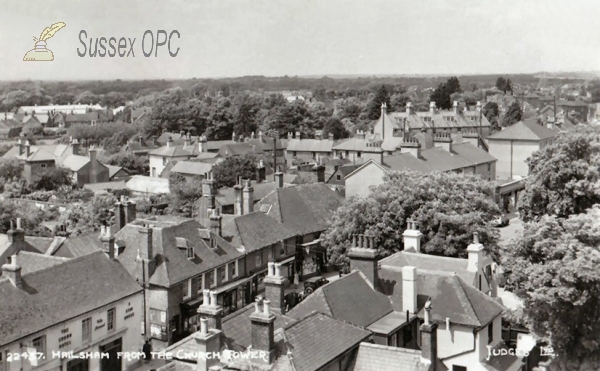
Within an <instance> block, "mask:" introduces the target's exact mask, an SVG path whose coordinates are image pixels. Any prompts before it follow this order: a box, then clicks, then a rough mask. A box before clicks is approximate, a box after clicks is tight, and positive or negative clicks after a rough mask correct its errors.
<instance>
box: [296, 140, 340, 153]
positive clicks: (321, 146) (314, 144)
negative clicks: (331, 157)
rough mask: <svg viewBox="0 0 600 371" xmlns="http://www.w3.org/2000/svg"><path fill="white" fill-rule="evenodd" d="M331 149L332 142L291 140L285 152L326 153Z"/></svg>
mask: <svg viewBox="0 0 600 371" xmlns="http://www.w3.org/2000/svg"><path fill="white" fill-rule="evenodd" d="M332 149H333V140H329V139H322V140H321V139H292V140H290V141H289V142H288V145H287V150H288V151H292V152H328V153H330V152H331V151H332Z"/></svg>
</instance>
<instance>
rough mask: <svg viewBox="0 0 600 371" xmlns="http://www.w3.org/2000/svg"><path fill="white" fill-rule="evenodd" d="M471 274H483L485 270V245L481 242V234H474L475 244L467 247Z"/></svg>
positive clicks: (468, 267) (468, 266)
mask: <svg viewBox="0 0 600 371" xmlns="http://www.w3.org/2000/svg"><path fill="white" fill-rule="evenodd" d="M467 253H468V255H469V256H468V260H469V263H468V265H467V270H468V271H469V272H481V269H483V258H484V256H483V254H484V252H483V245H482V244H481V243H480V242H479V233H477V232H474V233H473V243H472V244H470V245H469V246H468V247H467Z"/></svg>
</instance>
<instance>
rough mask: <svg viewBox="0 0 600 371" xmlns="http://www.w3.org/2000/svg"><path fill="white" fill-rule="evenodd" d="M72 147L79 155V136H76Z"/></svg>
mask: <svg viewBox="0 0 600 371" xmlns="http://www.w3.org/2000/svg"><path fill="white" fill-rule="evenodd" d="M71 147H72V148H73V154H74V155H78V154H79V141H78V140H77V138H75V139H73V140H72V141H71Z"/></svg>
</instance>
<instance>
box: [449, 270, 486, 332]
mask: <svg viewBox="0 0 600 371" xmlns="http://www.w3.org/2000/svg"><path fill="white" fill-rule="evenodd" d="M453 276H454V277H456V280H457V281H458V284H459V285H460V289H461V290H462V292H463V295H464V296H465V298H466V299H467V302H468V303H469V308H470V309H471V311H472V312H473V314H474V315H475V318H477V322H479V324H480V326H481V325H483V324H482V323H481V318H479V316H478V315H477V311H476V310H475V307H474V306H473V302H472V301H471V298H470V297H469V295H468V294H467V291H466V289H465V286H464V285H465V284H466V282H465V283H463V280H462V278H460V277H459V276H458V275H453ZM486 296H487V295H486Z"/></svg>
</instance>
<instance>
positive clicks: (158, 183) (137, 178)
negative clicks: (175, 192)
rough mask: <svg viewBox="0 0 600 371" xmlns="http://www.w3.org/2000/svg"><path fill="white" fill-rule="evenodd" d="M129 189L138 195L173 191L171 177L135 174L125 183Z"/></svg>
mask: <svg viewBox="0 0 600 371" xmlns="http://www.w3.org/2000/svg"><path fill="white" fill-rule="evenodd" d="M125 186H126V187H127V189H128V190H130V191H131V192H133V193H134V194H136V195H142V196H148V195H157V194H164V193H171V190H170V189H169V179H163V178H155V177H151V176H144V175H134V176H132V177H131V179H129V180H128V181H127V183H125Z"/></svg>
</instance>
